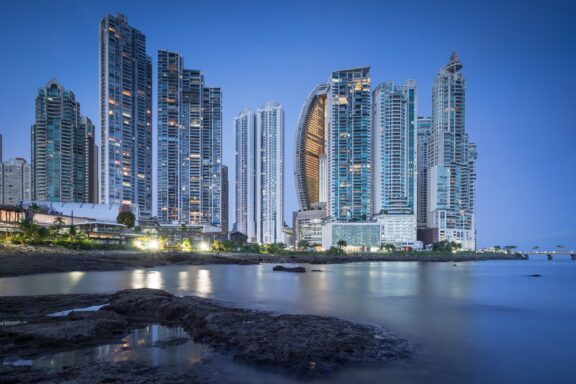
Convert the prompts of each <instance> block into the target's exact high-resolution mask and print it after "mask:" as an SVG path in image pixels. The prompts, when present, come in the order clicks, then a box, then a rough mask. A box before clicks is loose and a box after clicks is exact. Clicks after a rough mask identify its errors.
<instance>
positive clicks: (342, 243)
mask: <svg viewBox="0 0 576 384" xmlns="http://www.w3.org/2000/svg"><path fill="white" fill-rule="evenodd" d="M336 245H338V248H340V249H342V248H344V247H347V246H348V242H347V241H346V240H338V242H337V243H336Z"/></svg>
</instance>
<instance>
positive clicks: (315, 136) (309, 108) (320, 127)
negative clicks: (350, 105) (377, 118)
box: [294, 83, 329, 211]
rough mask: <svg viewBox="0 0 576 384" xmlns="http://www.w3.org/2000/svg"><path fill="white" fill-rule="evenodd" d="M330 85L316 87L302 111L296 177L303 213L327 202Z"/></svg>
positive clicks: (297, 144) (298, 136)
mask: <svg viewBox="0 0 576 384" xmlns="http://www.w3.org/2000/svg"><path fill="white" fill-rule="evenodd" d="M328 89H329V84H328V83H322V84H320V85H318V86H316V87H315V88H314V89H313V90H312V92H311V93H310V95H309V96H308V98H307V99H306V102H305V103H304V106H303V107H302V111H301V112H300V121H299V123H298V131H297V133H296V159H295V171H294V173H295V176H296V191H297V193H298V202H299V204H300V209H301V210H303V211H304V210H309V209H311V208H312V205H313V204H316V203H320V202H325V201H326V197H324V196H321V195H322V194H323V193H321V190H323V189H325V188H322V185H323V183H322V180H324V179H325V178H326V177H327V176H328V175H327V174H326V172H322V168H323V167H322V164H321V163H322V162H323V159H324V161H325V154H326V106H327V104H326V97H327V94H328Z"/></svg>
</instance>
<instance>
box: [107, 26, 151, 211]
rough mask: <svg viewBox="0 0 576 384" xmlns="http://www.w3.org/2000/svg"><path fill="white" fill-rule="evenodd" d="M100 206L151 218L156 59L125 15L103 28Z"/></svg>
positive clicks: (144, 38) (142, 36)
mask: <svg viewBox="0 0 576 384" xmlns="http://www.w3.org/2000/svg"><path fill="white" fill-rule="evenodd" d="M100 120H101V124H102V129H101V148H100V150H101V156H100V161H101V171H102V177H101V179H100V182H101V188H100V193H101V202H102V203H104V204H112V203H116V204H124V205H135V206H137V207H138V209H137V210H135V211H138V212H139V214H140V216H141V217H143V218H149V217H151V216H152V59H151V58H150V57H149V56H147V55H146V37H145V36H144V34H142V33H141V32H140V31H138V30H137V29H135V28H132V27H131V26H129V25H128V20H127V18H126V17H125V16H124V15H122V14H117V15H116V16H106V17H105V18H104V19H103V20H102V22H101V23H100Z"/></svg>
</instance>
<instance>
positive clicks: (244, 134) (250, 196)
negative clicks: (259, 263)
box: [234, 108, 256, 242]
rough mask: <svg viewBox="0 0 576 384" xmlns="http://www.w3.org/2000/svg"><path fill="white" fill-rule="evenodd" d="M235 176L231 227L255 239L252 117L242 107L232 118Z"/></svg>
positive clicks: (254, 172)
mask: <svg viewBox="0 0 576 384" xmlns="http://www.w3.org/2000/svg"><path fill="white" fill-rule="evenodd" d="M234 130H235V136H236V152H235V157H236V179H235V182H234V191H235V194H234V195H235V206H234V227H235V230H236V231H238V232H240V233H243V234H245V235H246V236H247V237H248V241H249V242H255V241H256V198H255V196H256V117H255V115H254V112H253V111H252V110H250V109H248V108H245V109H244V110H242V111H241V112H240V114H239V115H238V116H237V117H236V118H235V119H234Z"/></svg>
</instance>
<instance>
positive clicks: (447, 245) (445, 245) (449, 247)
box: [432, 240, 462, 253]
mask: <svg viewBox="0 0 576 384" xmlns="http://www.w3.org/2000/svg"><path fill="white" fill-rule="evenodd" d="M461 248H462V245H461V244H460V243H457V242H455V241H448V240H442V241H438V242H436V243H434V244H432V250H433V251H435V252H449V253H452V252H455V251H457V250H459V249H461Z"/></svg>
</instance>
